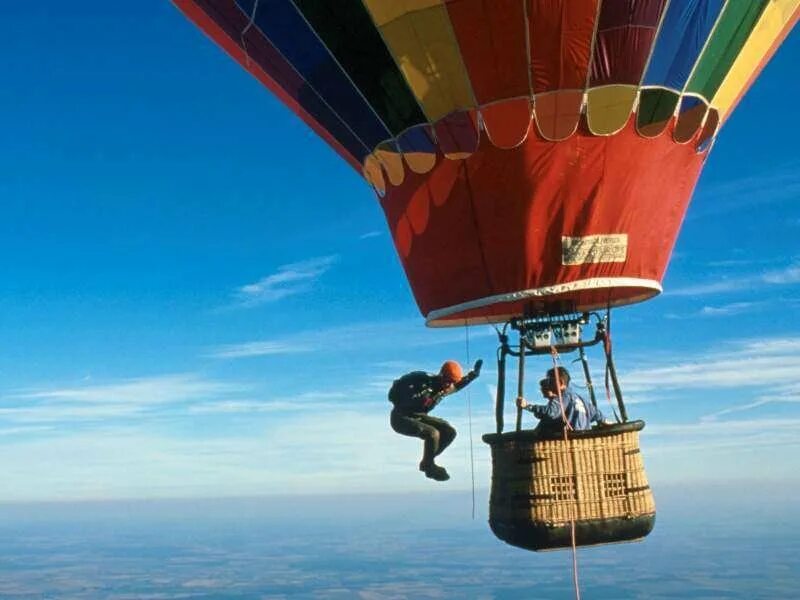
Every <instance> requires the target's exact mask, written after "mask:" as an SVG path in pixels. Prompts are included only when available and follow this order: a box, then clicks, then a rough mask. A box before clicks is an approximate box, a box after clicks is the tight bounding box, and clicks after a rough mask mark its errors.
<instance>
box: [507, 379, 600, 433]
mask: <svg viewBox="0 0 800 600" xmlns="http://www.w3.org/2000/svg"><path fill="white" fill-rule="evenodd" d="M570 379H571V378H570V375H569V371H567V370H566V369H565V368H564V367H558V376H557V377H556V370H555V369H550V370H549V371H547V377H546V378H545V379H542V380H541V381H540V382H539V385H540V387H541V391H542V396H543V397H544V398H546V399H547V404H545V405H540V404H529V403H528V402H526V401H525V398H522V397H519V398H517V406H518V407H519V408H522V409H525V410H529V411H530V412H532V413H533V414H534V416H535V417H537V418H538V419H539V425H538V426H537V427H536V430H537V431H539V432H552V431H562V430H563V427H564V416H566V419H567V423H568V424H569V427H570V429H572V430H573V431H582V430H586V429H591V427H592V422H597V423H602V424H603V425H610V424H611V423H609V422H608V421H606V420H605V418H604V417H603V413H601V412H600V410H599V409H598V408H596V407H595V406H594V404H592V403H591V402H586V400H584V399H583V398H581V397H580V396H579V395H578V394H577V393H575V392H574V391H573V390H572V388H571V387H570V385H569V382H570ZM558 390H560V392H561V393H560V396H561V398H560V399H559V392H558ZM562 402H563V405H564V413H563V416H562V412H561V405H562Z"/></svg>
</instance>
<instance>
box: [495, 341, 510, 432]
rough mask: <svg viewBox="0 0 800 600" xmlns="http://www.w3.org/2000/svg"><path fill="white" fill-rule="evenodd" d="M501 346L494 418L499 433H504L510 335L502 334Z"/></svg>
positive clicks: (498, 354) (498, 359)
mask: <svg viewBox="0 0 800 600" xmlns="http://www.w3.org/2000/svg"><path fill="white" fill-rule="evenodd" d="M499 337H500V348H499V349H498V350H497V398H496V400H495V404H494V418H495V421H496V422H497V433H503V426H504V423H503V410H504V406H505V398H506V354H507V350H508V337H507V336H506V335H500V336H499Z"/></svg>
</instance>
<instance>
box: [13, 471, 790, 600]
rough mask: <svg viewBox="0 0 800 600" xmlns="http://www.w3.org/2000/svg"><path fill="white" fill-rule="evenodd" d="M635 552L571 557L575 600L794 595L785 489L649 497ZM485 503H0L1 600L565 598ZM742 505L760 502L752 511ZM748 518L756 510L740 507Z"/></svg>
mask: <svg viewBox="0 0 800 600" xmlns="http://www.w3.org/2000/svg"><path fill="white" fill-rule="evenodd" d="M656 491H657V500H658V501H659V515H658V522H657V525H656V529H655V531H654V532H653V533H652V534H651V535H650V536H649V537H648V538H647V539H646V540H645V541H644V542H641V543H636V544H621V545H615V546H606V547H598V548H588V549H582V550H580V551H579V554H578V561H579V564H578V569H579V578H580V585H581V591H582V594H583V597H584V598H592V599H598V598H599V599H621V598H643V599H644V598H653V599H658V598H698V599H699V598H708V599H712V598H713V599H723V598H730V599H734V598H736V599H738V598H741V599H752V598H796V597H797V589H798V586H799V585H800V513H799V512H798V511H797V509H796V505H795V502H794V500H793V498H792V497H791V494H790V493H789V491H788V490H786V489H783V488H782V487H781V486H780V485H775V486H767V487H764V486H763V484H762V485H761V486H759V487H758V488H756V487H751V488H747V487H742V486H717V487H703V488H698V487H695V488H694V489H679V488H666V489H661V490H660V491H659V490H658V489H657V490H656ZM486 496H487V492H486V490H478V491H477V492H476V517H475V520H472V517H471V497H470V494H469V493H463V492H460V493H451V492H446V491H442V490H441V489H432V490H431V492H430V493H425V494H419V493H416V494H410V495H407V496H403V495H399V496H398V495H394V496H381V495H372V496H361V497H341V496H339V497H333V496H322V497H309V496H303V497H293V498H292V497H266V498H249V499H220V500H193V501H180V500H176V501H130V502H122V501H116V502H105V503H104V502H98V503H72V504H59V503H48V504H29V505H21V504H14V505H4V506H3V507H2V510H0V539H2V540H3V543H2V544H0V598H3V599H4V600H17V599H29V598H74V599H83V598H85V599H90V598H92V599H94V598H109V599H115V600H123V599H130V600H133V599H159V600H166V599H182V598H193V599H194V598H197V599H212V598H219V599H221V598H232V599H244V598H270V599H272V598H275V599H277V598H342V599H350V598H365V599H373V598H376V599H377V598H572V597H574V590H573V586H572V570H571V569H572V567H571V554H570V553H569V552H551V553H545V554H536V553H529V552H525V551H522V550H518V549H515V548H512V547H510V546H507V545H505V544H503V543H501V542H499V541H497V540H496V539H495V538H494V537H493V535H492V533H491V532H490V530H489V528H488V526H487V525H486V506H485V505H486ZM756 496H758V497H760V498H761V501H756ZM753 506H757V507H758V509H757V510H755V511H754V510H753V508H752V507H753Z"/></svg>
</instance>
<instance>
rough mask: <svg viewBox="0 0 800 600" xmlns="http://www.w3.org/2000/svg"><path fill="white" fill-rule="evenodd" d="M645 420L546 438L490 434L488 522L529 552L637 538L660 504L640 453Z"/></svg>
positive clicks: (530, 434) (527, 434)
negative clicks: (490, 470) (654, 494)
mask: <svg viewBox="0 0 800 600" xmlns="http://www.w3.org/2000/svg"><path fill="white" fill-rule="evenodd" d="M643 427H644V422H643V421H631V422H628V423H622V424H619V425H613V426H610V427H603V428H601V429H595V430H591V431H580V432H572V433H570V434H569V439H568V440H567V441H565V440H564V439H563V435H561V434H558V435H555V434H554V435H552V436H543V435H541V434H538V433H536V432H534V431H520V432H512V433H505V434H487V435H484V436H483V440H484V441H485V442H486V443H488V444H489V445H490V446H491V447H492V494H491V499H490V503H489V524H490V525H491V527H492V530H493V531H494V532H495V534H496V535H497V536H498V537H499V538H501V539H502V540H504V541H506V542H508V543H510V544H514V545H516V546H520V547H523V548H527V549H529V550H546V549H552V548H561V547H566V546H570V545H571V543H572V542H571V540H572V523H573V521H574V523H575V537H576V543H577V545H581V546H583V545H590V544H603V543H611V542H621V541H631V540H635V539H640V538H642V537H644V536H646V535H647V534H648V533H650V531H651V530H652V528H653V525H654V523H655V502H654V500H653V494H652V492H651V490H650V486H649V485H648V484H647V476H646V474H645V471H644V464H643V462H642V455H641V453H640V451H639V431H640V430H641V429H642V428H643Z"/></svg>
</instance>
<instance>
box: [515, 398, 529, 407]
mask: <svg viewBox="0 0 800 600" xmlns="http://www.w3.org/2000/svg"><path fill="white" fill-rule="evenodd" d="M526 406H528V403H527V402H526V401H525V398H523V397H522V396H517V408H525V407H526Z"/></svg>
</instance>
